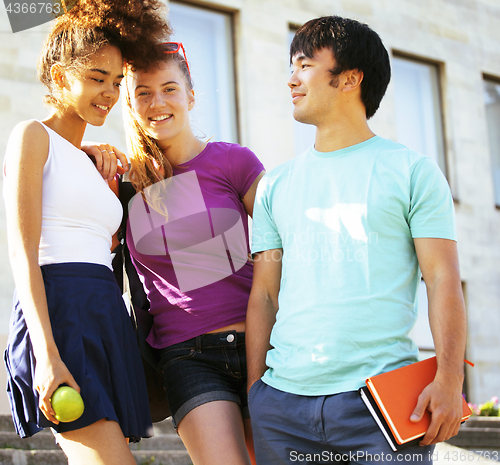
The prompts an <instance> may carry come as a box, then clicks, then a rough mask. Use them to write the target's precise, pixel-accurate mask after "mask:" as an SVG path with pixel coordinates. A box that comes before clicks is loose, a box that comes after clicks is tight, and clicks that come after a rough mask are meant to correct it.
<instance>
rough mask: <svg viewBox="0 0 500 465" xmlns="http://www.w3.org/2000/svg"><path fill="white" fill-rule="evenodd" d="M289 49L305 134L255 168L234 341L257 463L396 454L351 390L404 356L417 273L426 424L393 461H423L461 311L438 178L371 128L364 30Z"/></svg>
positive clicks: (299, 42)
mask: <svg viewBox="0 0 500 465" xmlns="http://www.w3.org/2000/svg"><path fill="white" fill-rule="evenodd" d="M290 56H291V62H292V65H293V73H292V75H291V77H290V80H289V82H288V85H289V87H290V89H291V96H292V101H293V104H294V112H293V115H294V117H295V119H297V120H298V121H300V122H302V123H306V124H313V125H315V126H316V139H315V144H314V147H311V148H310V149H309V150H308V151H306V152H305V153H304V154H302V155H301V156H299V157H297V158H294V159H293V160H290V161H289V162H287V163H285V164H283V165H281V166H279V167H278V168H276V169H275V170H273V171H271V172H270V173H268V174H267V175H266V176H265V177H264V178H263V179H262V181H261V182H260V184H259V187H258V191H257V196H256V200H255V206H254V218H253V225H254V229H253V246H252V252H253V254H254V257H255V264H254V278H253V286H252V292H251V295H250V301H249V306H248V315H247V332H246V337H247V359H248V380H249V386H251V388H250V391H249V403H250V413H251V418H252V428H253V430H254V441H255V449H256V455H257V461H258V463H259V464H260V465H272V464H284V463H294V462H297V461H299V462H300V461H301V460H305V461H306V462H307V463H316V462H320V461H321V463H324V462H326V463H329V462H332V463H333V462H334V461H343V462H345V463H348V462H352V463H366V464H368V463H375V462H377V463H380V462H393V461H401V459H400V458H398V457H397V454H396V453H393V452H392V450H391V449H390V447H389V445H388V444H387V442H386V441H385V439H384V437H383V435H382V433H381V432H380V430H379V429H378V427H377V425H376V424H375V422H374V420H373V419H372V417H371V415H370V413H369V412H368V410H367V409H366V407H365V406H364V404H363V402H362V401H361V399H360V396H359V394H358V389H359V388H360V387H361V386H363V385H364V384H365V379H366V378H368V377H370V376H374V375H377V374H379V373H383V372H386V371H389V370H393V369H395V368H399V367H401V366H404V365H407V364H409V363H412V362H415V361H417V358H418V350H417V347H416V346H415V344H414V343H413V341H412V340H411V339H410V338H409V337H408V333H409V332H410V330H411V328H412V326H413V325H414V323H415V320H416V317H417V308H416V295H417V288H418V284H419V281H420V270H421V272H422V275H423V278H424V280H425V283H426V285H427V289H428V300H429V319H430V325H431V329H432V334H433V337H434V343H435V348H436V355H437V361H438V371H437V375H436V377H435V379H434V381H433V382H432V383H431V384H429V385H428V386H427V387H426V388H425V390H424V391H423V392H422V394H421V396H420V398H419V401H418V405H417V406H416V408H415V410H414V412H413V414H412V416H411V420H412V421H418V420H419V419H420V418H421V417H422V415H423V413H424V411H425V409H428V410H430V412H431V413H432V421H431V425H430V427H429V430H428V432H427V434H426V435H425V436H424V438H423V439H422V441H421V442H420V445H417V446H413V447H409V448H408V449H406V450H404V454H409V455H405V456H404V457H405V462H407V463H408V462H409V463H419V464H422V463H431V462H432V450H433V444H436V443H437V442H440V441H444V440H446V439H449V438H450V437H451V436H454V435H455V434H457V432H458V429H459V425H460V419H461V417H462V398H461V393H462V383H463V376H464V374H463V359H464V353H465V338H466V318H465V307H464V300H463V296H462V290H461V282H460V275H459V268H458V258H457V245H456V233H455V219H454V210H453V200H452V197H451V194H450V190H449V187H448V184H447V182H446V179H445V178H444V176H443V174H442V173H441V171H440V169H439V168H438V167H437V165H436V164H435V163H434V161H432V160H431V159H430V158H428V157H426V156H424V155H421V154H418V153H416V152H413V151H411V150H409V149H408V148H406V147H404V146H402V145H400V144H397V143H394V142H392V141H390V140H387V139H383V138H381V137H378V136H376V135H375V134H373V132H372V131H371V130H370V128H369V127H368V124H367V120H368V119H369V118H370V117H371V116H373V114H374V113H375V111H376V110H377V108H378V107H379V104H380V101H381V99H382V97H383V95H384V93H385V90H386V88H387V85H388V83H389V80H390V65H389V57H388V54H387V51H386V49H385V47H384V46H383V44H382V42H381V40H380V38H379V36H378V35H377V34H376V33H375V32H374V31H372V30H371V29H370V28H369V27H368V26H366V25H364V24H360V23H358V22H357V21H354V20H350V19H345V18H339V17H335V16H330V17H325V18H319V19H314V20H312V21H309V22H308V23H306V24H305V25H304V26H303V27H302V28H301V29H299V31H298V32H297V33H296V35H295V38H294V40H293V42H292V45H291V51H290ZM315 454H316V455H315ZM318 454H319V455H318ZM409 457H413V458H412V459H411V460H410V461H408V458H409ZM412 460H413V462H412Z"/></svg>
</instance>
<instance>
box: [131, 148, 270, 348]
mask: <svg viewBox="0 0 500 465" xmlns="http://www.w3.org/2000/svg"><path fill="white" fill-rule="evenodd" d="M263 170H264V167H263V165H262V163H261V162H260V161H259V160H258V158H257V157H256V156H255V154H254V153H253V152H251V151H250V150H249V149H247V148H244V147H240V146H239V145H236V144H229V143H224V142H212V143H209V144H207V146H206V148H205V150H203V151H202V152H201V153H200V154H199V155H197V156H196V157H195V158H193V159H192V160H190V161H188V162H186V163H183V164H181V165H178V166H177V167H175V168H174V173H173V176H172V177H171V178H169V179H166V180H164V181H161V182H159V183H156V184H154V186H151V187H150V188H147V189H146V190H145V195H146V198H147V199H148V202H147V203H146V202H145V201H144V200H143V199H142V198H141V197H140V196H139V195H136V196H135V197H134V199H133V200H132V202H131V204H130V207H129V220H128V226H127V228H128V229H127V244H128V246H129V249H130V254H131V256H132V260H133V262H134V265H135V267H136V268H137V271H138V273H139V276H140V278H141V280H142V282H143V285H144V289H145V291H146V294H147V296H148V299H149V301H150V304H151V308H150V313H151V314H152V315H153V317H154V325H153V328H152V329H151V333H150V334H149V336H148V338H147V341H148V342H149V344H151V346H153V347H155V348H163V347H168V346H170V345H172V344H176V343H178V342H182V341H185V340H187V339H190V338H192V337H195V336H198V335H200V334H204V333H206V332H209V331H213V330H214V329H217V328H221V327H223V326H227V325H230V324H234V323H238V322H241V321H244V320H245V317H246V309H247V304H248V296H249V294H250V288H251V284H252V272H253V265H252V263H251V262H250V261H249V260H248V256H249V255H248V254H249V253H250V248H249V245H248V216H247V213H246V211H245V208H244V206H243V203H242V198H243V197H244V196H245V194H246V193H247V191H248V189H249V188H250V186H251V185H252V183H253V182H254V181H255V179H256V178H257V176H258V175H259V173H261V172H262V171H263Z"/></svg>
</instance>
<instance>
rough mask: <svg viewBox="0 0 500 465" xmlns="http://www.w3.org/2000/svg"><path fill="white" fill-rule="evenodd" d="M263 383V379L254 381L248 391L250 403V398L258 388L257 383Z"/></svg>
mask: <svg viewBox="0 0 500 465" xmlns="http://www.w3.org/2000/svg"><path fill="white" fill-rule="evenodd" d="M260 383H262V379H260V378H259V379H258V380H257V381H255V383H253V384H252V385H251V386H250V390H249V391H248V396H247V398H248V403H249V404H250V400H251V398H252V397H253V395H254V393H255V391H256V390H257V384H260Z"/></svg>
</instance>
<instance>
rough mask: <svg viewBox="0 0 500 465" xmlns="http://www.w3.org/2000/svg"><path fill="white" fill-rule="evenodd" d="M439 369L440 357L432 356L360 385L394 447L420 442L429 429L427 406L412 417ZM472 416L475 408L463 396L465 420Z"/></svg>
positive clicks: (383, 431) (367, 404) (370, 407)
mask: <svg viewBox="0 0 500 465" xmlns="http://www.w3.org/2000/svg"><path fill="white" fill-rule="evenodd" d="M436 371H437V362H436V357H432V358H428V359H426V360H422V361H421V362H416V363H413V364H411V365H407V366H405V367H402V368H398V369H397V370H392V371H388V372H387V373H382V374H380V375H377V376H373V377H371V378H368V379H367V380H366V387H362V388H361V389H360V394H361V398H362V399H363V401H364V402H365V404H366V406H367V407H368V409H369V410H370V413H371V414H372V415H373V417H374V419H375V421H376V422H377V424H378V425H379V427H380V429H381V430H382V433H384V436H385V438H386V439H387V441H388V443H389V445H390V446H391V448H392V450H394V451H396V450H399V449H401V448H402V447H406V446H409V445H412V444H415V443H418V442H419V441H420V439H421V438H422V437H423V436H424V434H425V433H426V431H427V428H428V427H429V424H430V422H431V413H430V412H429V411H428V410H427V411H426V412H425V414H424V416H423V417H422V419H421V420H420V421H419V422H417V423H414V422H412V421H410V416H411V414H412V413H413V410H414V409H415V407H416V406H417V400H418V396H419V395H420V394H421V393H422V391H423V390H424V388H425V387H426V386H427V385H428V384H430V383H431V382H432V381H433V380H434V377H435V376H436ZM470 416H471V410H470V408H469V406H468V405H467V402H466V401H465V399H463V417H462V422H464V421H465V420H467V418H469V417H470Z"/></svg>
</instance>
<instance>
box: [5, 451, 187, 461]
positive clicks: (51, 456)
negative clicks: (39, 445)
mask: <svg viewBox="0 0 500 465" xmlns="http://www.w3.org/2000/svg"><path fill="white" fill-rule="evenodd" d="M132 454H133V455H134V458H135V461H136V463H137V465H190V464H191V459H190V458H189V455H188V453H187V452H186V451H181V450H175V451H174V450H172V451H164V450H159V451H148V452H147V453H146V452H145V451H133V452H132ZM0 465H68V461H67V459H66V456H65V455H64V453H63V452H62V451H61V450H60V449H59V450H16V449H0Z"/></svg>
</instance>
